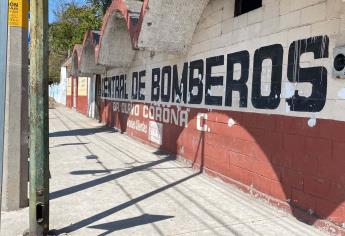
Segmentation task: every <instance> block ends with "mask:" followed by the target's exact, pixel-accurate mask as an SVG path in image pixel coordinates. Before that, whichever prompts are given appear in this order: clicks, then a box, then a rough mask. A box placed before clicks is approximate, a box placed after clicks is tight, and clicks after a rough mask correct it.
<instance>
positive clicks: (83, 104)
mask: <svg viewBox="0 0 345 236" xmlns="http://www.w3.org/2000/svg"><path fill="white" fill-rule="evenodd" d="M76 108H77V111H78V112H80V113H82V114H84V115H86V116H87V115H88V114H87V111H88V98H87V96H78V97H77V107H76Z"/></svg>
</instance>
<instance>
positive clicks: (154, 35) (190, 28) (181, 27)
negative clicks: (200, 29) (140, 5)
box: [138, 0, 221, 53]
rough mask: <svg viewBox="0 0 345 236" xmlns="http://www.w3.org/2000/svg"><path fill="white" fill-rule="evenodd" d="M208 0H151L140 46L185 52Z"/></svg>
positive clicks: (139, 38) (144, 18)
mask: <svg viewBox="0 0 345 236" xmlns="http://www.w3.org/2000/svg"><path fill="white" fill-rule="evenodd" d="M208 1H209V0H189V1H185V0H176V1H169V0H150V1H149V2H148V7H147V9H146V11H145V15H144V17H143V22H142V25H141V31H140V33H139V37H138V47H139V48H144V49H148V50H151V51H165V52H177V53H185V52H186V51H187V49H188V48H189V46H190V43H191V41H192V37H193V33H194V31H195V28H196V25H197V23H198V21H199V19H200V17H201V14H202V13H203V11H204V9H205V7H206V5H207V3H208ZM220 5H221V4H220Z"/></svg>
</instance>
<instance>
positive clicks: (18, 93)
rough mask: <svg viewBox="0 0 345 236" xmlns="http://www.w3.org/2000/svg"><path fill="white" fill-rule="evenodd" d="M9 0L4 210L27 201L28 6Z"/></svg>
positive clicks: (26, 3)
mask: <svg viewBox="0 0 345 236" xmlns="http://www.w3.org/2000/svg"><path fill="white" fill-rule="evenodd" d="M28 4H29V0H9V1H8V8H9V9H8V44H7V45H8V46H7V81H6V107H5V115H6V117H5V135H4V167H3V170H4V174H3V191H2V192H3V194H2V210H4V211H15V210H19V209H20V208H22V207H27V206H28V205H29V202H28V180H29V177H28V175H29V168H28V156H29V153H28V150H29V147H28V145H29V144H28V136H29V134H28V132H29V112H28V77H29V75H28V74H29V65H28V63H29V54H28V8H29V6H28Z"/></svg>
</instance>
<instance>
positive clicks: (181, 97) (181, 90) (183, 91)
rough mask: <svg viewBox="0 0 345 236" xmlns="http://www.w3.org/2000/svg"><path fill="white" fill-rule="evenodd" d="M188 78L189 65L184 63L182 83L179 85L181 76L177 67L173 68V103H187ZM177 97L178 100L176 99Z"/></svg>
mask: <svg viewBox="0 0 345 236" xmlns="http://www.w3.org/2000/svg"><path fill="white" fill-rule="evenodd" d="M187 77H188V63H187V62H186V63H184V65H183V71H182V78H181V82H180V83H179V74H178V70H177V65H174V67H173V87H172V101H173V102H176V103H181V102H182V101H183V102H184V103H187ZM175 96H176V99H175Z"/></svg>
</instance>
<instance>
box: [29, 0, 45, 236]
mask: <svg viewBox="0 0 345 236" xmlns="http://www.w3.org/2000/svg"><path fill="white" fill-rule="evenodd" d="M30 32H31V41H30V43H31V47H30V82H29V104H30V106H29V109H30V112H29V116H30V122H29V123H30V138H29V139H30V141H29V146H30V235H33V236H41V235H47V234H48V230H49V159H48V155H49V154H48V132H49V131H48V128H49V127H48V39H47V37H48V0H31V1H30Z"/></svg>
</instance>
